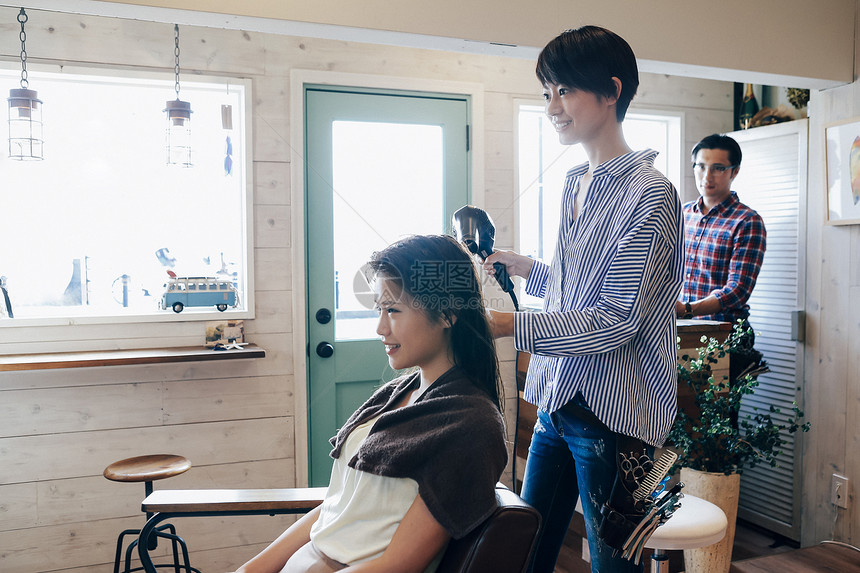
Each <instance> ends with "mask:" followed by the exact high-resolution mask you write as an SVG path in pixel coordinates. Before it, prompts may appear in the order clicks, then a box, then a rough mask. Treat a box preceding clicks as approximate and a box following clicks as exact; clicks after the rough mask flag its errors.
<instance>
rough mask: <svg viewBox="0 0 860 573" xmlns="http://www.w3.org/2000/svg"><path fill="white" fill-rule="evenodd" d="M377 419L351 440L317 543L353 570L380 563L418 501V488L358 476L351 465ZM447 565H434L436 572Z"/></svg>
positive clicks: (408, 482) (334, 474)
mask: <svg viewBox="0 0 860 573" xmlns="http://www.w3.org/2000/svg"><path fill="white" fill-rule="evenodd" d="M375 421H376V418H373V419H371V420H368V421H367V422H365V423H364V424H362V425H360V426H357V427H356V428H355V429H354V430H353V431H352V432H351V433H350V434H349V436H347V438H346V441H345V442H344V445H343V448H342V449H341V453H340V457H339V458H337V459H336V460H334V466H333V467H332V471H331V481H330V482H329V486H328V491H327V492H326V497H325V500H324V501H323V503H322V505H321V506H320V515H319V518H318V519H317V521H316V523H314V525H313V527H312V528H311V540H312V541H313V543H314V545H315V546H316V547H317V549H319V550H320V551H322V552H323V553H324V554H326V555H327V556H328V557H330V558H332V559H334V560H335V561H340V562H341V563H346V564H348V565H353V564H356V563H360V562H362V561H367V560H369V559H373V558H375V557H379V556H380V555H382V553H383V552H384V551H385V549H386V548H387V547H388V545H389V543H391V539H392V538H393V537H394V531H395V530H396V529H397V526H398V525H400V521H401V520H402V519H403V516H404V515H406V511H407V510H408V509H409V508H410V507H411V506H412V503H413V502H414V501H415V498H416V497H417V496H418V482H416V481H415V480H413V479H410V478H391V477H384V476H378V475H374V474H371V473H367V472H362V471H358V470H355V469H353V468H351V467H349V466H348V465H347V463H348V462H349V460H351V459H352V458H353V456H354V455H355V454H356V452H357V451H358V448H359V446H361V444H362V442H364V440H365V438H367V435H368V434H369V433H370V430H371V428H372V426H373V423H374V422H375ZM440 559H441V554H440V555H439V556H437V558H436V559H434V561H433V563H431V566H430V568H428V569H427V571H433V570H435V568H436V564H437V563H438V561H439V560H440Z"/></svg>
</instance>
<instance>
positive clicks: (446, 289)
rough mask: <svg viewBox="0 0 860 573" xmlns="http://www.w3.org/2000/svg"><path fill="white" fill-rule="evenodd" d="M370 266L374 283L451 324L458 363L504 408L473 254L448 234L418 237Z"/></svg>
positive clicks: (386, 251) (394, 246) (386, 252)
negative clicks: (385, 283)
mask: <svg viewBox="0 0 860 573" xmlns="http://www.w3.org/2000/svg"><path fill="white" fill-rule="evenodd" d="M367 267H368V269H367V270H368V271H369V272H368V275H369V276H368V279H369V280H378V279H386V280H391V281H393V282H394V283H395V284H397V285H398V286H399V287H400V288H401V289H402V291H403V292H404V293H406V294H407V295H409V297H410V298H411V299H412V300H413V301H414V303H415V304H416V305H418V306H419V307H420V308H421V309H422V310H423V311H424V312H425V313H426V314H427V316H428V317H429V318H430V320H433V321H438V320H447V321H448V322H449V323H450V324H451V350H452V352H453V355H454V364H455V365H456V366H458V367H459V368H460V369H461V370H463V371H464V372H465V373H466V374H467V375H468V376H469V378H471V380H472V381H473V382H474V384H475V385H476V386H477V387H478V388H481V389H482V390H484V392H486V393H487V394H488V395H489V396H490V398H491V399H492V400H493V402H494V403H495V404H496V405H497V406H498V407H499V409H501V399H500V396H501V395H502V394H503V392H502V389H501V383H500V379H499V362H498V359H497V357H496V345H495V341H494V339H493V334H492V331H491V330H490V324H489V322H488V321H487V314H486V310H485V308H484V299H483V296H482V294H481V282H480V280H479V279H478V273H477V271H476V269H475V264H474V262H473V261H472V257H471V255H469V253H468V252H466V250H465V249H464V248H463V247H462V246H460V244H459V243H458V242H457V241H456V240H454V239H453V238H452V237H449V236H447V235H414V236H411V237H408V238H406V239H403V240H401V241H398V242H396V243H394V244H392V245H390V246H388V247H386V248H385V249H383V250H382V251H379V252H376V253H374V254H373V256H372V257H371V259H370V261H369V262H368V265H367ZM454 317H456V320H454Z"/></svg>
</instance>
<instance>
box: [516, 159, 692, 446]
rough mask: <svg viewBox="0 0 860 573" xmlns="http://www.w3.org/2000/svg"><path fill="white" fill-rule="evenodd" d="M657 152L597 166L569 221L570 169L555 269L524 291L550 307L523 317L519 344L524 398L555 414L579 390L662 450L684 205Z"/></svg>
mask: <svg viewBox="0 0 860 573" xmlns="http://www.w3.org/2000/svg"><path fill="white" fill-rule="evenodd" d="M656 156H657V152H656V151H652V150H645V151H639V152H633V153H628V154H625V155H622V156H619V157H616V158H614V159H611V160H610V161H607V162H605V163H602V164H601V165H599V166H597V168H596V169H595V170H594V175H593V179H592V181H591V184H590V185H589V188H588V194H587V196H586V197H585V203H584V204H583V206H582V210H581V212H580V213H579V215H578V216H577V217H576V219H575V220H573V221H571V217H570V214H571V213H572V212H573V208H574V204H575V197H574V193H575V191H576V189H577V187H578V185H579V181H580V178H581V177H582V176H583V175H584V174H585V173H586V172H587V170H588V165H587V164H583V165H580V166H578V167H574V168H573V169H571V170H570V171H569V172H568V174H567V178H566V180H565V185H564V193H563V196H562V205H561V208H562V213H563V215H562V217H561V223H560V225H559V236H558V243H557V245H556V251H555V255H554V256H553V260H552V264H551V265H550V266H547V265H546V264H544V263H542V262H540V261H535V264H534V267H533V268H532V271H531V273H530V274H529V277H528V280H527V281H526V292H528V293H529V294H533V295H535V296H540V297H543V299H544V309H543V312H519V313H516V314H515V326H514V337H515V342H514V344H515V346H516V348H517V349H519V350H523V351H526V352H529V353H531V354H533V355H534V356H533V358H532V360H531V362H530V365H529V371H528V377H527V378H526V386H525V399H526V400H528V401H529V402H531V403H532V404H536V405H537V406H538V407H540V408H542V409H543V410H546V411H547V412H554V411H555V410H557V409H558V408H560V407H561V406H563V405H564V404H565V403H566V402H568V401H569V400H570V399H571V398H573V397H574V395H576V394H577V393H578V392H581V393H582V394H583V396H584V397H585V400H586V402H587V403H588V405H589V406H590V407H591V409H592V410H593V411H594V413H595V415H597V417H598V418H599V419H600V420H601V421H602V422H603V423H605V424H606V425H607V426H608V427H609V429H611V430H612V431H614V432H618V433H621V434H625V435H628V436H633V437H635V438H639V439H641V440H643V441H645V442H647V443H649V444H651V445H654V446H659V445H662V443H663V441H664V440H665V439H666V435H667V433H668V432H669V429H670V428H671V426H672V423H673V421H674V419H675V413H676V409H677V405H676V404H677V403H676V388H677V350H676V344H677V343H676V327H675V301H676V300H678V293H679V292H680V290H681V283H682V281H683V274H684V257H683V247H684V232H683V216H682V211H681V203H680V200H679V199H678V193H677V192H676V190H675V188H674V186H673V185H672V184H671V183H670V182H669V181H668V180H667V179H666V178H665V177H664V176H663V175H662V174H661V173H660V172H658V171H657V170H656V169H655V168H654V158H655V157H656Z"/></svg>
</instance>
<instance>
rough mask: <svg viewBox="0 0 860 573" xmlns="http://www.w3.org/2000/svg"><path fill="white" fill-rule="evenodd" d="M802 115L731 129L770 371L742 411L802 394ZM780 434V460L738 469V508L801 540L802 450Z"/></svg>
mask: <svg viewBox="0 0 860 573" xmlns="http://www.w3.org/2000/svg"><path fill="white" fill-rule="evenodd" d="M807 123H808V122H807V121H806V120H798V121H792V122H788V123H781V124H776V125H772V126H766V127H756V128H753V129H750V130H748V131H743V132H736V133H733V134H731V135H732V136H733V137H734V138H735V139H736V140H737V141H738V143H739V144H740V146H741V150H742V151H743V161H742V165H741V170H740V173H739V174H738V176H737V178H736V179H735V181H734V183H733V185H732V188H733V189H734V190H735V191H737V192H738V196H739V198H740V200H741V202H742V203H745V204H746V205H749V206H750V207H752V208H753V209H755V210H756V211H758V213H759V214H760V215H761V216H762V218H763V219H764V223H765V227H766V229H767V251H766V253H765V257H764V262H763V264H762V268H761V273H760V274H759V277H758V282H757V283H756V287H755V290H754V291H753V294H752V297H751V298H750V301H749V304H750V308H751V314H750V323H751V324H752V327H753V329H754V330H755V332H756V342H755V347H756V349H757V350H758V351H759V352H762V353H763V354H764V359H765V360H766V361H767V363H768V366H769V367H770V372H769V373H767V374H764V375H762V376H760V377H759V387H758V388H757V389H756V392H755V394H753V395H752V396H747V397H745V399H744V401H743V404H742V407H741V419H745V418H746V416H747V415H750V414H755V412H756V410H755V409H756V408H758V411H759V412H767V411H768V409H769V408H770V406H771V405H773V406H775V407H777V408H779V409H780V410H781V413H780V414H776V415H774V418H775V419H777V420H780V421H786V420H787V419H788V417H789V415H790V414H791V413H792V402H794V401H795V400H798V401H799V400H800V397H801V393H800V391H799V388H800V386H801V385H802V383H803V347H802V343H801V342H796V341H794V340H792V328H791V324H792V314H793V313H795V312H797V311H802V309H803V306H802V305H803V300H804V288H805V284H806V277H805V268H806V267H805V258H806V254H805V245H806V239H805V236H806V228H805V223H804V220H805V213H806V185H807V181H806V172H807V159H806V158H807V129H808V127H807ZM801 316H802V314H801ZM798 403H799V402H798ZM801 409H802V407H801ZM785 437H786V438H787V440H788V444H787V445H786V447H784V448H783V450H782V455H781V456H780V458H779V462H778V463H779V467H776V468H772V467H770V466H769V465H763V466H762V465H760V466H758V467H756V468H754V469H751V470H745V471H744V473H743V475H742V477H741V497H740V507H739V513H738V514H739V516H740V517H741V518H743V519H746V520H748V521H751V522H753V523H756V524H758V525H761V526H763V527H765V528H767V529H769V530H771V531H774V532H776V533H779V534H781V535H784V536H786V537H789V538H791V539H794V540H800V504H799V500H800V483H799V480H800V455H799V452H797V451H795V447H794V444H795V440H794V437H793V436H791V435H789V434H787V433H786V435H785Z"/></svg>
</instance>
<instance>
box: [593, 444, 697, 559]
mask: <svg viewBox="0 0 860 573" xmlns="http://www.w3.org/2000/svg"><path fill="white" fill-rule="evenodd" d="M619 450H620V451H619V452H618V454H617V463H618V474H617V476H616V478H615V484H614V486H613V487H612V495H611V496H610V498H609V501H608V502H607V503H605V504H603V507H602V508H601V510H600V513H601V514H602V516H603V519H602V520H601V522H600V530H599V534H600V538H601V539H602V540H603V542H604V543H606V544H607V545H609V546H610V547H612V548H613V549H615V550H616V554H617V553H620V554H621V556H622V557H624V558H625V559H629V560H630V561H633V562H634V563H636V564H637V565H638V564H639V560H640V559H641V557H642V550H643V549H644V547H645V542H646V541H648V539H649V538H650V537H651V534H652V533H654V530H655V529H657V528H658V527H659V526H660V525H662V524H663V523H665V522H666V520H668V519H669V518H670V517H671V516H672V513H673V512H674V511H675V510H676V509H677V508H678V507H680V499H681V497H682V494H681V488H682V487H684V484H683V483H678V484H676V485H675V486H674V487H672V488H671V489H669V490H668V491H665V486H666V482H667V481H668V480H669V477H668V473H669V469H670V468H671V467H672V464H674V463H675V460H677V459H678V456H677V454H675V452H672V451H668V450H667V451H666V452H664V453H663V454H662V455H661V456H660V457H659V458H657V460H655V461H652V460H651V458H650V457H648V456H647V455H646V454H645V449H644V447H643V448H641V449H640V448H634V449H632V450H629V449H627V448H624V447H622V448H619Z"/></svg>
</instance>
